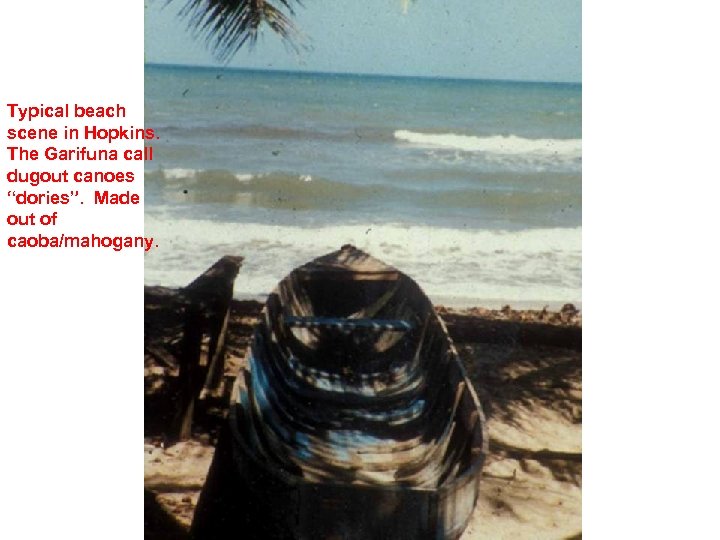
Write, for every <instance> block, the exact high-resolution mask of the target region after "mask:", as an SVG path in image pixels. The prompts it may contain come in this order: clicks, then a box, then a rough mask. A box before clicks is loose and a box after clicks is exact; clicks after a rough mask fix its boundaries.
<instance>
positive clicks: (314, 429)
mask: <svg viewBox="0 0 720 540" xmlns="http://www.w3.org/2000/svg"><path fill="white" fill-rule="evenodd" d="M246 360H247V363H246V365H245V367H243V368H242V369H241V371H240V373H239V375H238V377H237V379H236V383H235V387H234V389H233V394H232V403H231V406H230V410H229V414H228V421H227V424H226V427H225V430H224V431H223V433H222V434H221V435H220V437H219V441H218V445H217V448H216V452H215V456H214V459H213V463H212V465H211V468H210V472H209V474H208V478H207V481H206V483H205V486H204V488H203V491H202V493H201V496H200V499H199V501H198V506H197V509H196V512H195V517H194V520H193V525H192V528H191V536H192V537H193V538H195V539H197V540H210V539H213V540H222V539H225V538H231V537H232V538H239V537H243V538H263V539H265V538H268V539H274V538H278V539H280V538H282V539H290V538H292V539H297V540H317V539H326V540H332V539H337V540H377V539H384V538H387V539H393V540H411V539H412V540H423V539H428V540H430V539H433V540H438V539H448V540H454V539H457V538H459V537H460V535H461V534H462V532H463V530H464V529H465V527H466V526H467V523H468V520H469V519H470V515H471V514H472V511H473V509H474V507H475V503H476V501H477V497H478V490H479V483H480V472H481V468H482V465H483V461H484V459H485V456H486V454H487V432H486V425H485V419H484V416H483V413H482V409H481V407H480V403H479V401H478V397H477V395H476V393H475V391H474V389H473V387H472V385H471V384H470V381H469V380H468V377H467V375H466V373H465V370H464V368H463V366H462V364H461V361H460V359H459V358H458V354H457V351H456V349H455V347H454V346H453V344H452V341H451V339H450V337H449V335H448V333H447V329H446V327H445V324H444V323H443V321H442V320H441V319H440V317H439V316H438V315H437V313H436V312H435V310H434V308H433V306H432V303H431V302H430V300H429V299H428V298H427V296H425V294H424V293H423V292H422V290H421V289H420V287H419V286H418V285H417V283H415V282H414V281H413V280H412V279H411V278H409V277H408V276H406V275H405V274H403V273H402V272H400V271H399V270H397V269H396V268H394V267H391V266H389V265H387V264H385V263H383V262H381V261H379V260H377V259H374V258H373V257H371V256H370V255H368V254H367V253H364V252H363V251H361V250H358V249H356V248H354V247H352V246H343V248H342V249H341V250H339V251H336V252H333V253H330V254H328V255H325V256H323V257H320V258H318V259H315V260H313V261H311V262H309V263H308V264H305V265H304V266H301V267H299V268H297V269H295V270H294V271H292V272H291V273H290V275H288V276H287V277H286V278H285V279H283V280H282V281H281V282H280V283H279V285H278V286H277V288H276V289H275V291H273V293H272V294H270V296H269V297H268V300H267V303H266V305H265V307H264V309H263V312H262V314H261V320H260V322H259V323H258V325H257V327H256V330H255V333H254V335H253V339H252V343H251V346H250V348H249V350H248V354H247V358H246Z"/></svg>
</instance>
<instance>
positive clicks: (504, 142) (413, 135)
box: [395, 129, 582, 159]
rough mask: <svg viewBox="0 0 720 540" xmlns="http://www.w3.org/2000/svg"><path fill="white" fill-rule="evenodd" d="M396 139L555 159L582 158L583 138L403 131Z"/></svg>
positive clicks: (425, 146)
mask: <svg viewBox="0 0 720 540" xmlns="http://www.w3.org/2000/svg"><path fill="white" fill-rule="evenodd" d="M395 138H396V139H397V140H400V141H404V142H407V143H410V144H413V145H415V146H419V147H423V148H442V149H448V150H459V151H462V152H482V153H486V154H497V155H501V156H554V157H560V158H565V159H579V158H580V156H581V155H582V139H526V138H524V137H518V136H516V135H509V136H507V137H506V136H503V135H492V136H489V137H478V136H475V135H459V134H456V133H419V132H416V131H408V130H404V129H400V130H397V131H395Z"/></svg>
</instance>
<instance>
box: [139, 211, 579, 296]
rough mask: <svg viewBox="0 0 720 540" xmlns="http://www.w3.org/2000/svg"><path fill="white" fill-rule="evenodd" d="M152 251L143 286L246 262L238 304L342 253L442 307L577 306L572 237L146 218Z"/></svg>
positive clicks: (546, 232)
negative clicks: (416, 286) (396, 276)
mask: <svg viewBox="0 0 720 540" xmlns="http://www.w3.org/2000/svg"><path fill="white" fill-rule="evenodd" d="M145 228H146V232H147V234H148V235H150V236H154V237H155V239H156V240H155V241H156V243H157V244H158V246H159V248H158V249H155V250H153V251H151V252H150V253H148V255H147V256H146V259H145V261H146V262H145V281H146V283H147V284H149V285H158V284H159V285H166V286H183V285H186V284H187V283H189V282H190V281H192V280H193V279H194V278H195V277H197V275H199V274H200V273H201V272H202V271H203V270H205V269H206V268H207V267H209V266H210V265H211V264H212V263H213V262H215V261H216V260H217V259H218V258H220V257H221V256H223V255H228V254H234V255H242V256H244V257H245V263H244V265H243V269H242V271H241V274H240V276H239V277H238V280H237V282H236V288H235V292H236V295H238V296H243V297H247V296H260V295H264V294H267V293H269V292H270V291H271V290H272V289H273V288H274V287H275V285H276V284H277V282H278V281H279V280H280V279H282V278H283V277H284V276H285V275H287V274H288V273H289V272H290V271H291V270H292V269H293V268H295V267H297V266H299V265H300V264H303V263H305V262H307V261H308V260H310V259H313V258H315V257H317V256H319V255H323V254H325V253H328V252H330V251H334V250H336V249H338V248H339V247H340V246H342V245H343V244H346V243H351V244H354V245H356V246H357V247H359V248H361V249H364V250H366V251H368V252H369V253H371V254H372V255H374V256H376V257H378V258H380V259H382V260H384V261H386V262H388V263H390V264H394V265H396V266H397V267H398V268H400V269H401V270H402V271H404V272H406V273H407V274H409V275H410V276H412V277H413V278H414V279H416V280H417V281H418V283H420V285H421V286H422V287H423V289H424V290H425V292H426V293H427V294H428V295H429V296H430V298H431V299H433V300H434V301H437V302H443V303H445V302H447V303H457V304H460V303H468V302H469V303H476V304H479V305H481V304H483V303H487V302H486V301H487V300H491V299H503V300H507V301H509V302H536V303H538V302H539V303H543V302H547V303H554V302H579V300H580V287H581V273H580V264H581V230H580V228H557V229H533V230H523V231H514V232H508V231H490V230H462V229H451V228H431V227H426V226H405V225H400V224H395V225H392V224H384V225H379V226H376V225H339V226H332V227H331V226H327V227H307V228H306V227H292V226H274V225H267V224H255V223H247V224H232V223H218V222H213V221H203V220H189V219H174V218H173V219H171V218H167V217H163V216H160V215H147V216H146V220H145Z"/></svg>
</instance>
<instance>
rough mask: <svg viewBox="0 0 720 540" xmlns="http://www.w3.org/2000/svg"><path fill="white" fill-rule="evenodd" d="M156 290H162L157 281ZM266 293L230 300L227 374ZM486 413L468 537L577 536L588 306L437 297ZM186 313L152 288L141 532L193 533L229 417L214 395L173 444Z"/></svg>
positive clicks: (163, 534)
mask: <svg viewBox="0 0 720 540" xmlns="http://www.w3.org/2000/svg"><path fill="white" fill-rule="evenodd" d="M158 292H159V294H156V293H158ZM259 309H260V305H259V304H258V303H257V302H237V301H236V302H235V303H234V304H233V311H232V318H231V322H230V327H229V329H230V343H229V346H228V362H227V364H226V370H225V374H226V376H225V382H226V384H227V385H229V383H230V382H231V380H232V377H233V376H234V374H235V372H236V370H237V368H238V366H239V364H240V362H241V361H242V357H243V354H244V350H245V347H246V345H247V341H248V337H249V336H250V333H251V331H252V325H253V324H254V322H255V320H256V316H257V313H258V312H259ZM438 311H439V312H440V314H441V316H442V317H443V318H444V319H445V320H446V321H447V323H448V328H449V331H450V334H451V336H452V337H453V339H454V340H455V343H456V345H457V348H458V351H459V352H460V355H461V357H462V358H463V361H464V362H465V365H466V368H467V370H468V374H469V376H470V378H471V380H472V382H473V384H474V386H475V387H476V389H477V391H478V393H479V395H480V398H481V400H482V402H483V407H484V409H485V412H486V414H487V417H488V427H489V434H490V455H489V458H488V460H487V462H486V466H485V468H484V470H483V478H482V482H481V486H482V488H481V496H480V499H479V500H478V504H477V506H476V508H475V511H474V513H473V516H472V518H471V521H470V523H469V525H468V527H467V529H466V531H465V533H464V534H463V536H462V540H476V539H489V538H492V539H502V538H508V539H509V538H513V539H522V538H528V539H545V538H547V539H565V538H580V536H581V478H582V449H581V432H582V375H581V337H580V333H581V324H582V320H581V314H580V313H579V312H578V311H577V310H575V309H572V308H571V307H569V306H567V307H565V308H564V309H562V310H561V311H557V312H552V311H547V310H523V311H517V310H513V309H510V308H509V307H506V308H504V309H501V310H490V309H484V308H472V309H463V310H453V309H445V308H442V307H440V308H439V309H438ZM178 317H179V314H178V311H177V309H176V306H175V305H174V304H173V301H172V295H171V294H168V295H165V296H163V294H162V290H161V289H155V290H154V292H153V293H152V294H150V296H148V295H147V294H146V354H145V392H146V412H145V447H144V455H145V507H146V508H145V516H146V517H145V520H146V525H145V529H146V534H145V538H146V539H153V538H157V539H160V538H163V539H170V540H172V539H175V538H177V539H180V538H186V537H187V530H188V527H189V525H190V522H191V520H192V515H193V511H194V508H195V504H196V503H197V499H198V496H199V493H200V490H201V488H202V485H203V482H204V480H205V475H206V474H207V470H208V467H209V465H210V462H211V460H212V456H213V451H214V447H213V443H214V442H215V440H216V437H217V434H218V429H219V426H220V424H221V422H222V418H223V414H224V409H223V404H224V403H225V400H224V397H223V396H222V392H220V393H219V395H218V396H208V398H207V399H206V400H205V402H206V403H205V407H203V409H205V410H204V411H201V413H200V414H198V415H197V421H196V422H195V424H194V426H193V436H192V438H191V439H190V440H187V441H183V442H180V443H176V444H173V445H170V444H168V442H167V439H166V436H165V433H166V430H167V426H168V424H169V419H170V417H171V414H172V399H173V394H172V388H173V380H174V378H175V377H177V369H176V367H175V365H176V364H175V363H174V362H175V360H174V358H173V355H174V354H175V353H176V351H177V343H178V332H179V318H178Z"/></svg>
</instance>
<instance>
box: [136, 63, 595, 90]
mask: <svg viewBox="0 0 720 540" xmlns="http://www.w3.org/2000/svg"><path fill="white" fill-rule="evenodd" d="M143 65H144V66H153V67H179V68H200V69H208V70H211V69H219V70H227V71H255V72H263V73H280V74H283V73H284V74H306V75H330V76H340V77H377V78H384V79H425V80H434V81H459V82H463V81H464V82H497V83H521V84H558V85H571V86H582V81H578V82H573V81H542V80H532V79H524V80H523V79H497V78H470V77H453V76H446V75H438V76H434V75H395V74H391V73H359V72H352V71H317V70H303V69H298V70H293V69H278V68H255V67H238V66H213V65H208V64H178V63H176V62H145V63H144V64H143Z"/></svg>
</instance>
